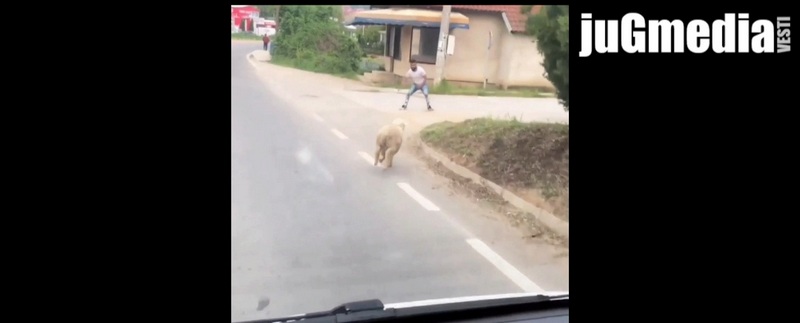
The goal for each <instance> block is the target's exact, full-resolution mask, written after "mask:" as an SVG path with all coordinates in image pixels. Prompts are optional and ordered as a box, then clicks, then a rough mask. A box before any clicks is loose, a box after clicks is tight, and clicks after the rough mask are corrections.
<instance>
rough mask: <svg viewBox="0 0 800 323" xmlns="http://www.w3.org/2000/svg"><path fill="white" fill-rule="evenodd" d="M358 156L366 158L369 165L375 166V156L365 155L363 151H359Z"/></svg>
mask: <svg viewBox="0 0 800 323" xmlns="http://www.w3.org/2000/svg"><path fill="white" fill-rule="evenodd" d="M358 155H359V156H361V158H364V160H366V161H367V163H369V164H370V165H372V164H375V157H374V156H370V155H369V154H367V153H365V152H363V151H359V152H358Z"/></svg>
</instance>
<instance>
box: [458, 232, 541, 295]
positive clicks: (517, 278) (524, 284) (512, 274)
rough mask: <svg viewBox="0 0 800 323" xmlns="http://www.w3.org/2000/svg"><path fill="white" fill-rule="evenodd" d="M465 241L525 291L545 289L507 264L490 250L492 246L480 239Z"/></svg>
mask: <svg viewBox="0 0 800 323" xmlns="http://www.w3.org/2000/svg"><path fill="white" fill-rule="evenodd" d="M467 243H468V244H469V245H470V246H472V248H473V249H475V251H477V252H478V253H479V254H481V256H483V257H484V258H486V260H489V262H490V263H492V265H494V266H495V267H497V269H499V270H500V272H502V273H503V274H504V275H506V277H508V279H511V281H512V282H514V284H517V286H519V287H520V288H522V290H523V291H526V292H544V291H545V290H544V289H542V288H541V287H539V285H536V283H534V282H533V281H531V280H530V279H529V278H528V277H527V276H525V275H524V274H523V273H521V272H520V271H519V270H517V268H514V266H512V265H511V264H509V263H508V262H507V261H505V259H503V257H500V255H498V254H497V253H495V252H494V251H492V248H489V246H487V245H486V244H485V243H483V241H481V240H480V239H467Z"/></svg>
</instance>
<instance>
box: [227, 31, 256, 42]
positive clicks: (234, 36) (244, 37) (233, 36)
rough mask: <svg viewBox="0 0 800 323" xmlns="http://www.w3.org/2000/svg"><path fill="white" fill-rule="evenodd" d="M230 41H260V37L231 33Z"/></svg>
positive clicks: (250, 34)
mask: <svg viewBox="0 0 800 323" xmlns="http://www.w3.org/2000/svg"><path fill="white" fill-rule="evenodd" d="M231 39H235V40H258V41H260V40H261V36H259V35H256V34H253V33H244V32H242V33H231Z"/></svg>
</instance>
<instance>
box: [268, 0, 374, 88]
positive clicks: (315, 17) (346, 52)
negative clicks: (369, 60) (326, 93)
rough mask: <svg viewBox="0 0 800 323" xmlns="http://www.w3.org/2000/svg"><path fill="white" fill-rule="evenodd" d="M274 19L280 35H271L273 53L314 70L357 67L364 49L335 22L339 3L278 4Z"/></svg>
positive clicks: (335, 71)
mask: <svg viewBox="0 0 800 323" xmlns="http://www.w3.org/2000/svg"><path fill="white" fill-rule="evenodd" d="M332 18H335V19H338V21H336V20H334V19H332ZM278 19H279V24H280V30H279V31H278V33H279V35H280V37H276V39H275V52H274V56H276V57H278V58H281V59H287V60H289V61H291V62H292V63H293V65H294V66H296V67H298V68H301V69H306V70H310V71H315V72H322V73H330V74H351V73H355V72H357V71H358V69H359V64H360V63H361V57H363V56H364V53H363V51H362V50H361V48H359V46H358V44H357V43H356V40H355V39H353V38H351V37H349V36H348V35H347V32H346V30H345V29H344V26H343V25H342V24H341V23H340V22H339V21H341V20H342V13H341V8H340V7H339V6H281V9H280V14H279V17H278Z"/></svg>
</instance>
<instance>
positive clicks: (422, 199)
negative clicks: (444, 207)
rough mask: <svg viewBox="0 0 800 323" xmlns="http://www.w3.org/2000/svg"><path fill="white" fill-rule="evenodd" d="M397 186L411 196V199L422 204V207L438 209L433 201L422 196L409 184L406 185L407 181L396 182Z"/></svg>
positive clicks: (432, 209) (429, 209)
mask: <svg viewBox="0 0 800 323" xmlns="http://www.w3.org/2000/svg"><path fill="white" fill-rule="evenodd" d="M397 186H399V187H400V189H402V190H403V191H405V192H406V194H408V195H409V196H411V198H412V199H414V200H415V201H417V203H419V204H420V205H422V207H424V208H425V209H427V210H428V211H439V207H438V206H436V204H433V202H431V201H430V200H428V199H426V198H425V197H424V196H422V194H420V193H419V192H417V190H415V189H414V188H413V187H411V185H408V183H397Z"/></svg>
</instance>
